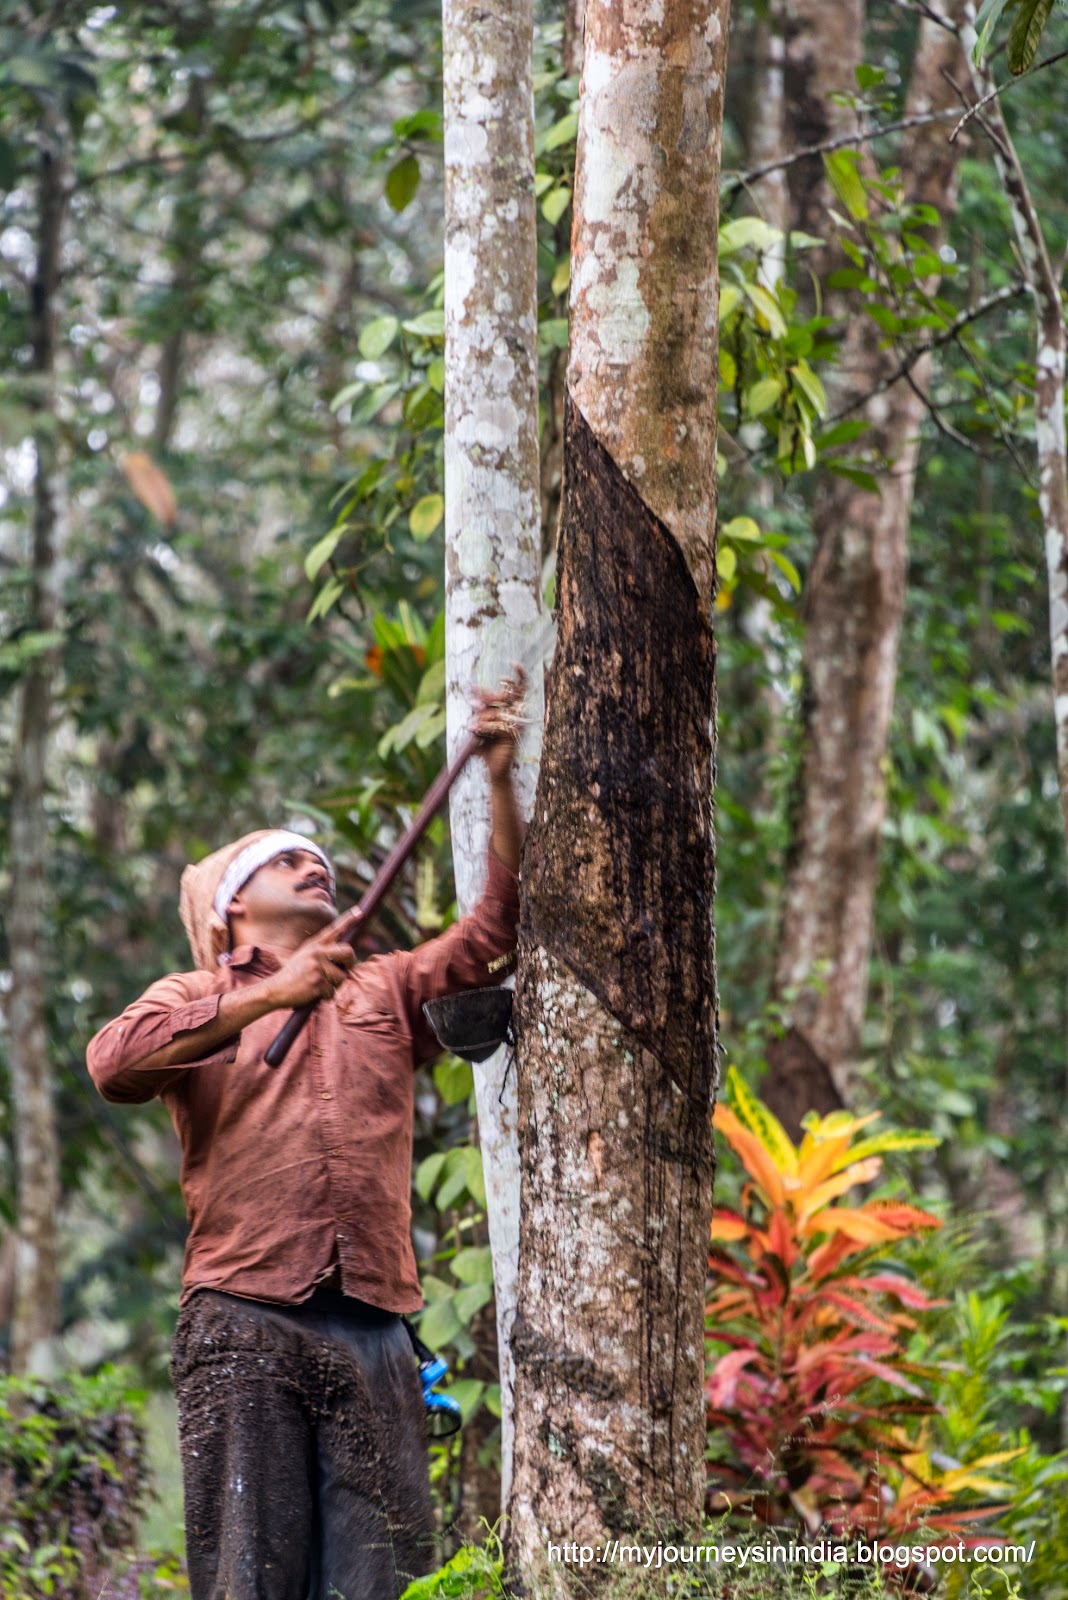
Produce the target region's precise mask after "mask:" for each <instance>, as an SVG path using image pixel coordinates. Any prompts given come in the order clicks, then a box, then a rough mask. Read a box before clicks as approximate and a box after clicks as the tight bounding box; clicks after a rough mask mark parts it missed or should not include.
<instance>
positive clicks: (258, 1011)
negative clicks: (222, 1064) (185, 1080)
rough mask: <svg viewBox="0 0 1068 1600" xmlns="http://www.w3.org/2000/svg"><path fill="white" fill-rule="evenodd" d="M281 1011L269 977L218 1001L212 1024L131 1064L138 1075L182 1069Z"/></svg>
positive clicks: (196, 1029) (192, 1031) (185, 1035)
mask: <svg viewBox="0 0 1068 1600" xmlns="http://www.w3.org/2000/svg"><path fill="white" fill-rule="evenodd" d="M278 1009H280V1002H279V1000H278V999H277V998H276V996H275V987H274V985H273V984H272V981H271V979H270V978H264V979H263V980H262V982H260V983H256V984H252V985H250V986H249V988H247V989H237V990H231V991H230V992H229V993H228V994H224V995H221V996H220V998H219V1009H218V1011H217V1012H216V1013H215V1016H214V1017H213V1018H212V1019H211V1021H210V1022H205V1023H204V1024H203V1026H202V1027H199V1028H190V1029H189V1031H188V1032H186V1033H181V1034H179V1035H178V1037H177V1038H176V1039H172V1040H171V1042H170V1043H169V1044H165V1045H162V1046H161V1047H160V1049H158V1050H153V1052H152V1054H151V1055H147V1056H145V1057H144V1059H143V1060H141V1061H135V1062H133V1063H131V1065H132V1066H133V1067H135V1068H136V1069H137V1070H138V1071H139V1072H146V1071H147V1072H154V1071H159V1070H161V1069H163V1068H166V1067H183V1066H187V1065H188V1064H189V1063H190V1062H191V1061H199V1060H200V1059H201V1057H202V1056H210V1055H211V1054H212V1052H213V1051H215V1050H217V1049H218V1048H219V1046H220V1045H224V1044H226V1043H227V1041H228V1040H230V1039H233V1038H235V1037H236V1036H237V1035H238V1034H239V1033H240V1032H241V1030H242V1028H247V1027H248V1025H249V1023H250V1022H256V1021H258V1020H259V1018H260V1017H264V1016H266V1015H267V1013H268V1011H276V1010H278Z"/></svg>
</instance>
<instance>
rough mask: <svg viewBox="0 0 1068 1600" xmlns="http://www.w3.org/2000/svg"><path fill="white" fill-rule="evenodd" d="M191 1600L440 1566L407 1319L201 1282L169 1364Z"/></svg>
mask: <svg viewBox="0 0 1068 1600" xmlns="http://www.w3.org/2000/svg"><path fill="white" fill-rule="evenodd" d="M171 1370H172V1373H173V1376H174V1385H175V1391H176V1393H177V1396H178V1431H179V1438H180V1441H181V1450H182V1467H183V1473H184V1478H185V1526H186V1559H187V1562H188V1566H189V1582H190V1589H191V1593H192V1600H393V1597H394V1596H397V1595H399V1594H401V1593H402V1591H403V1590H404V1588H405V1586H406V1585H407V1584H408V1583H409V1582H410V1581H411V1579H412V1578H413V1577H418V1576H421V1575H422V1574H423V1573H425V1572H427V1571H429V1570H430V1567H431V1565H432V1557H433V1534H432V1528H433V1515H432V1511H431V1504H430V1486H429V1481H428V1477H427V1446H426V1411H425V1408H424V1405H423V1398H422V1391H421V1388H420V1385H419V1378H418V1373H417V1370H416V1364H415V1357H414V1356H413V1354H412V1347H411V1342H410V1340H409V1338H408V1332H407V1329H406V1328H405V1327H404V1324H403V1323H402V1322H401V1320H400V1318H399V1317H396V1316H393V1315H392V1314H391V1313H389V1312H385V1311H379V1310H377V1309H376V1308H375V1307H373V1306H366V1305H363V1304H362V1303H361V1302H360V1301H358V1300H349V1299H345V1298H344V1297H343V1296H342V1295H340V1294H336V1293H333V1292H328V1291H326V1290H318V1291H317V1292H316V1293H315V1294H314V1295H313V1296H312V1298H311V1299H310V1300H308V1301H305V1303H304V1304H303V1305H299V1306H272V1305H267V1304H265V1303H264V1302H262V1301H257V1300H239V1299H237V1298H235V1297H234V1296H232V1295H226V1294H216V1293H215V1292H214V1291H212V1290H200V1291H199V1292H198V1293H197V1294H195V1295H194V1296H193V1298H192V1299H191V1300H190V1301H189V1303H188V1304H187V1305H186V1306H185V1307H183V1309H182V1311H181V1312H180V1313H179V1317H178V1326H177V1328H176V1330H175V1336H174V1352H173V1358H172V1362H171Z"/></svg>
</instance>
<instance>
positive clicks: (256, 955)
mask: <svg viewBox="0 0 1068 1600" xmlns="http://www.w3.org/2000/svg"><path fill="white" fill-rule="evenodd" d="M281 965H282V963H281V961H279V959H278V957H277V956H276V955H272V953H271V951H270V950H264V949H263V947H262V946H261V945H258V944H239V945H238V947H237V949H236V950H231V951H230V958H229V960H228V961H227V962H226V966H228V967H230V968H232V969H233V968H239V969H240V968H247V969H248V970H250V971H255V970H258V971H260V972H277V971H278V969H279V967H280V966H281Z"/></svg>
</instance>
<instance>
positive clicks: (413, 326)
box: [401, 307, 445, 339]
mask: <svg viewBox="0 0 1068 1600" xmlns="http://www.w3.org/2000/svg"><path fill="white" fill-rule="evenodd" d="M401 327H402V328H403V329H404V331H405V333H414V334H415V336H416V338H418V339H444V337H445V312H444V311H443V310H442V309H441V308H440V307H435V308H434V310H432V311H420V313H419V315H418V316H417V317H410V318H409V319H408V321H407V322H402V323H401Z"/></svg>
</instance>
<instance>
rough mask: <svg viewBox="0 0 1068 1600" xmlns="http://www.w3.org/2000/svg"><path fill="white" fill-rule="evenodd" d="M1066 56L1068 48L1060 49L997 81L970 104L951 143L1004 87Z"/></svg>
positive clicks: (1014, 84)
mask: <svg viewBox="0 0 1068 1600" xmlns="http://www.w3.org/2000/svg"><path fill="white" fill-rule="evenodd" d="M1065 56H1068V50H1058V51H1057V54H1056V55H1054V56H1047V57H1046V58H1045V60H1044V61H1037V62H1036V63H1035V65H1034V66H1033V67H1031V68H1029V69H1028V71H1027V72H1021V73H1020V75H1019V77H1017V78H1008V79H1007V80H1006V81H1005V82H1004V83H995V85H994V87H993V88H992V89H991V90H990V92H989V93H988V94H984V95H983V97H982V99H981V100H977V101H976V102H975V105H974V106H969V108H968V110H967V111H966V112H965V113H964V115H963V117H961V119H960V121H959V122H958V123H957V126H956V127H955V128H954V129H953V132H952V133H951V134H950V136H949V142H950V144H952V143H953V141H954V139H955V138H956V137H957V135H958V133H959V132H960V130H961V129H962V128H963V127H964V124H965V123H966V122H970V121H971V119H972V117H974V116H976V115H977V114H978V112H980V111H981V110H982V109H983V107H984V106H987V105H989V104H990V102H991V100H996V99H997V97H998V95H999V94H1001V92H1002V90H1003V89H1012V88H1014V87H1015V86H1016V84H1018V83H1023V82H1024V80H1025V79H1027V78H1033V77H1034V75H1035V73H1036V72H1041V71H1042V68H1043V67H1052V66H1054V65H1055V64H1056V63H1057V62H1058V61H1063V60H1064V58H1065ZM953 87H954V88H956V84H954V85H953Z"/></svg>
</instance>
